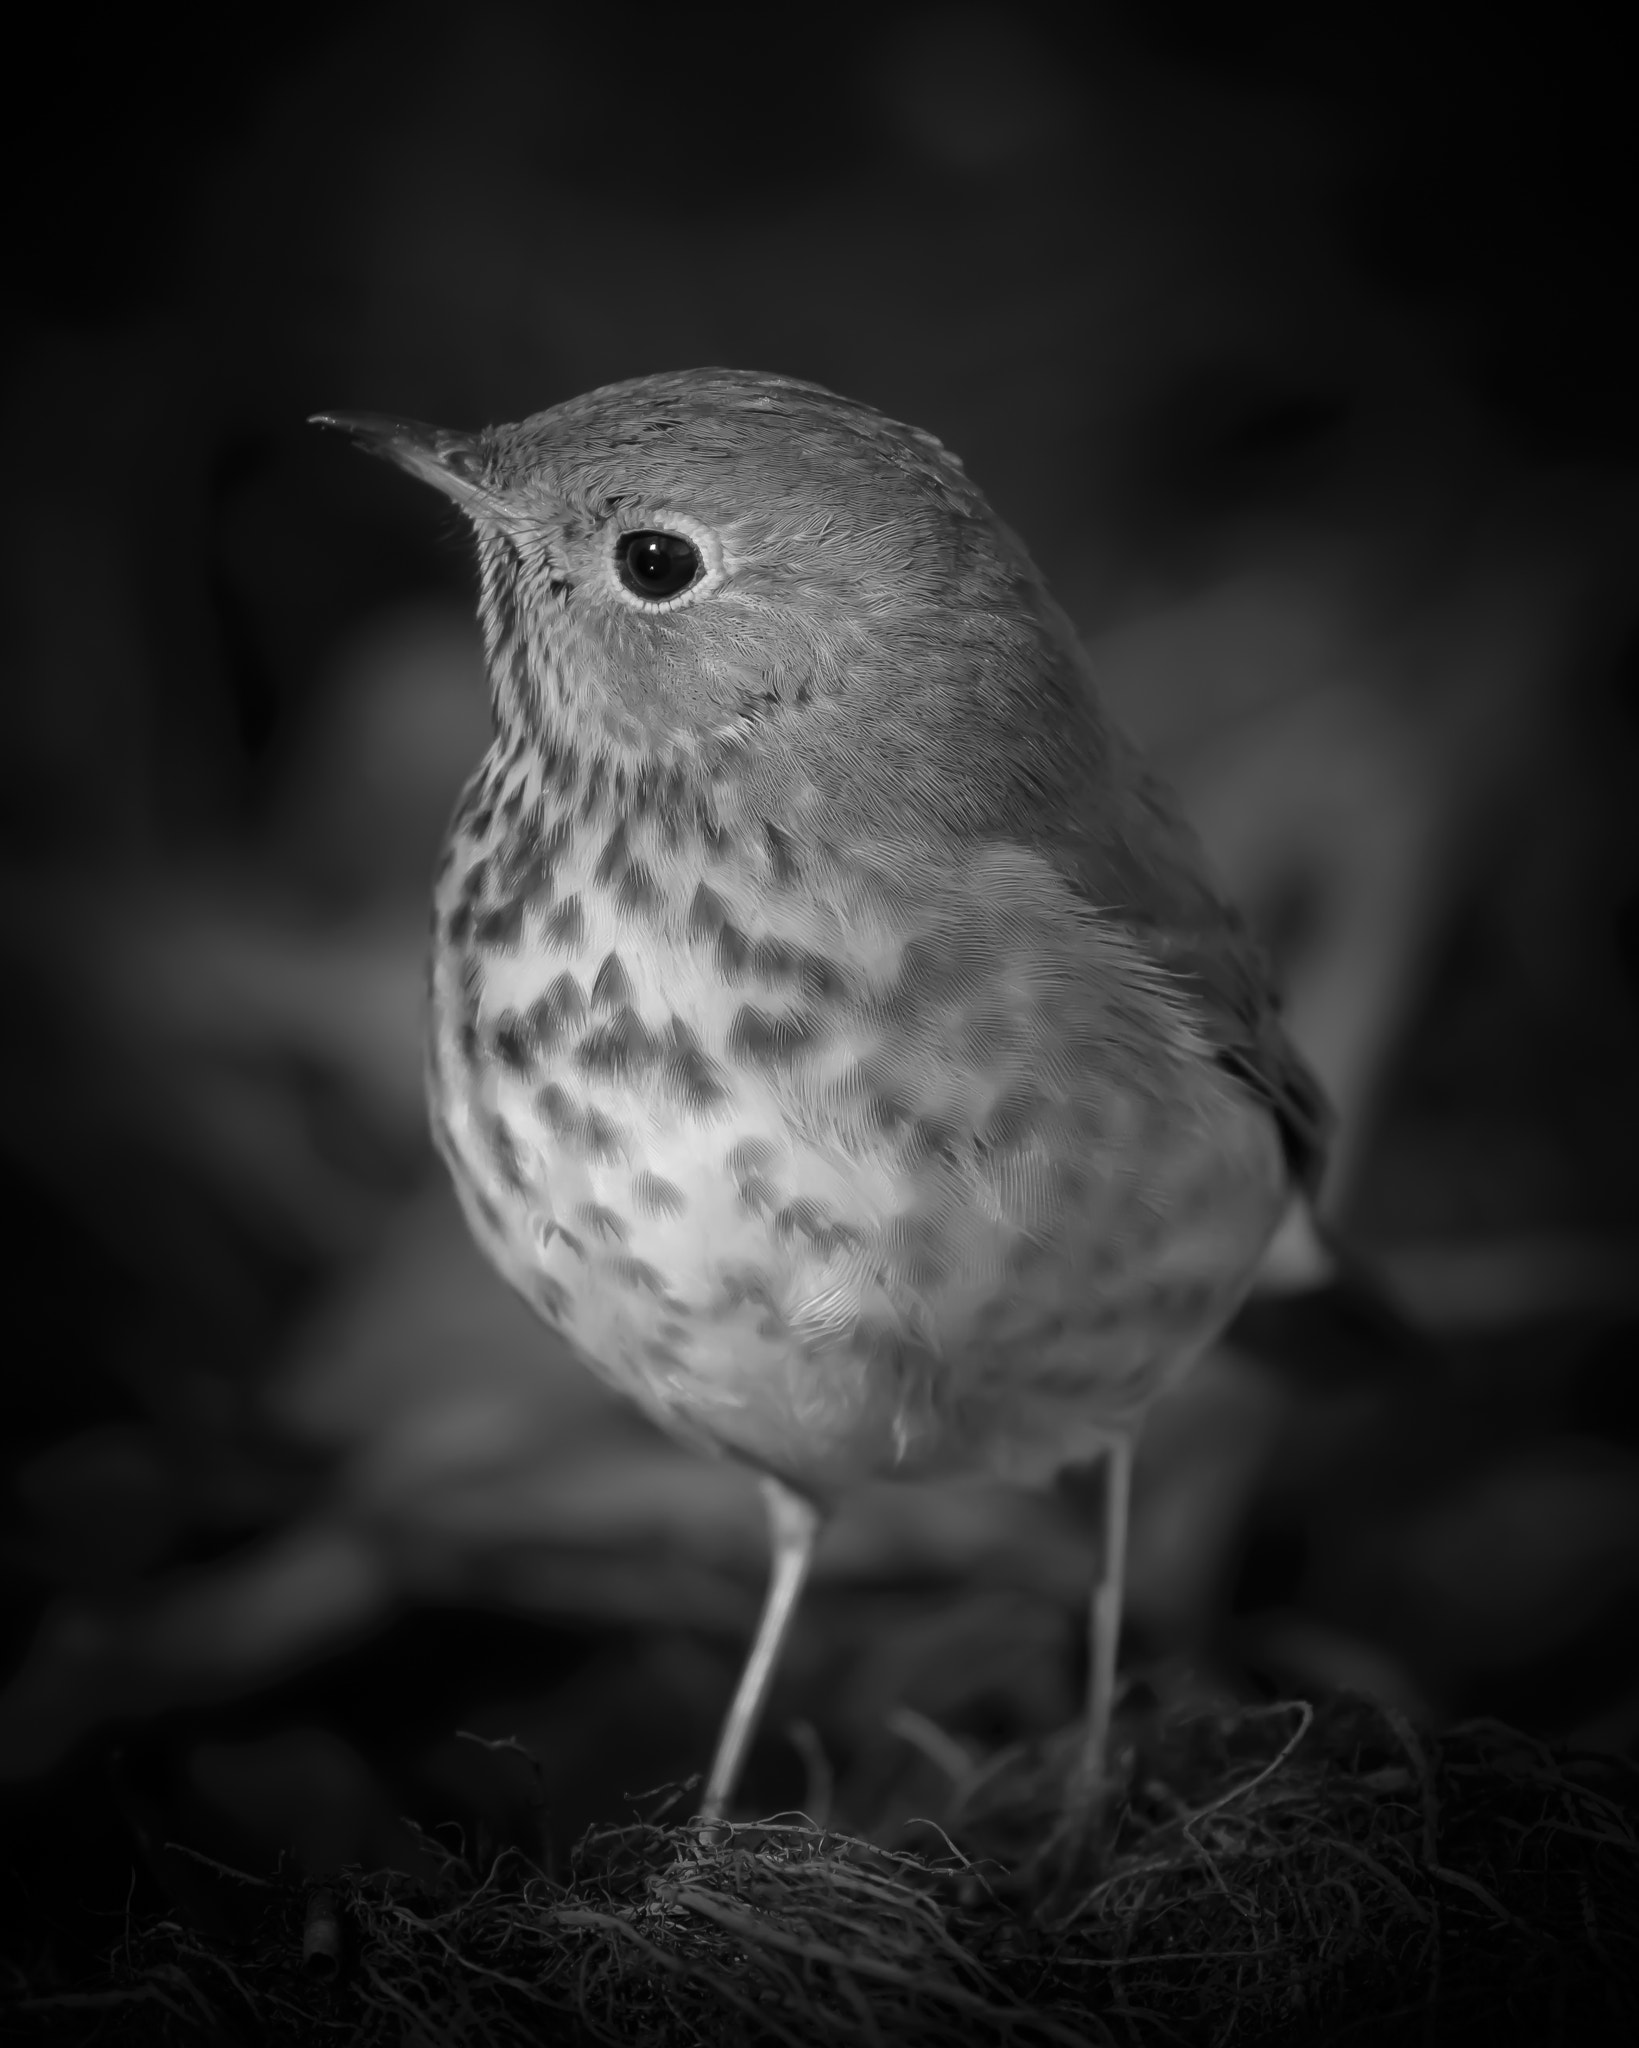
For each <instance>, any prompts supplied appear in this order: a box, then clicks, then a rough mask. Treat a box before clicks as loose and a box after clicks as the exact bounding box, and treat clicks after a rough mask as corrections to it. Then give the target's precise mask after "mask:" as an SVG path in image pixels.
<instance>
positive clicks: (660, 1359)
mask: <svg viewBox="0 0 1639 2048" xmlns="http://www.w3.org/2000/svg"><path fill="white" fill-rule="evenodd" d="M643 1357H644V1361H645V1362H646V1363H647V1364H649V1365H653V1366H658V1367H659V1369H660V1370H661V1371H662V1372H674V1371H675V1370H676V1369H677V1368H678V1367H679V1366H680V1365H681V1364H682V1363H683V1361H682V1359H681V1358H679V1356H678V1355H677V1353H676V1352H675V1351H674V1350H673V1349H672V1347H671V1346H670V1345H669V1344H663V1343H662V1342H661V1341H660V1339H659V1338H658V1337H646V1338H645V1339H644V1340H643Z"/></svg>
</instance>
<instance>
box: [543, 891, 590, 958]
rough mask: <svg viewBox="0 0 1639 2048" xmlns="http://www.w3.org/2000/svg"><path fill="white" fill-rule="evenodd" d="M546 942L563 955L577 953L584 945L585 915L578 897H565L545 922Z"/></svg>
mask: <svg viewBox="0 0 1639 2048" xmlns="http://www.w3.org/2000/svg"><path fill="white" fill-rule="evenodd" d="M545 936H546V941H547V943H548V945H551V946H556V947H558V948H559V950H560V951H562V952H565V953H573V952H578V951H579V949H580V948H581V947H582V946H583V945H584V944H585V943H586V915H585V913H584V911H583V910H582V909H581V907H580V898H579V897H578V896H566V897H565V898H564V899H563V901H562V902H561V903H560V904H559V905H558V906H557V908H556V909H555V910H554V911H553V912H552V914H551V916H550V917H548V919H547V920H546V934H545Z"/></svg>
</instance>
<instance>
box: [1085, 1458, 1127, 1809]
mask: <svg viewBox="0 0 1639 2048" xmlns="http://www.w3.org/2000/svg"><path fill="white" fill-rule="evenodd" d="M1131 1485H1132V1440H1131V1438H1130V1437H1125V1436H1113V1437H1111V1438H1110V1441H1109V1444H1108V1446H1107V1448H1106V1450H1105V1453H1104V1542H1103V1555H1102V1556H1101V1557H1100V1559H1099V1565H1098V1577H1097V1579H1096V1580H1095V1581H1094V1584H1093V1607H1092V1621H1091V1628H1090V1642H1089V1646H1088V1650H1089V1654H1088V1664H1089V1667H1090V1668H1089V1671H1088V1681H1087V1734H1086V1739H1085V1742H1084V1745H1083V1748H1082V1752H1081V1764H1080V1768H1079V1769H1078V1771H1077V1773H1076V1790H1077V1793H1078V1795H1079V1802H1080V1803H1082V1804H1084V1805H1089V1806H1091V1805H1096V1804H1097V1803H1098V1800H1099V1798H1100V1796H1101V1793H1102V1791H1103V1788H1104V1785H1105V1770H1106V1766H1107V1764H1108V1762H1109V1745H1110V1713H1111V1709H1112V1707H1113V1706H1114V1703H1115V1661H1116V1652H1117V1650H1118V1649H1119V1648H1120V1646H1121V1597H1122V1593H1123V1591H1124V1589H1125V1586H1126V1581H1127V1504H1128V1497H1129V1494H1130V1492H1131Z"/></svg>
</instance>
